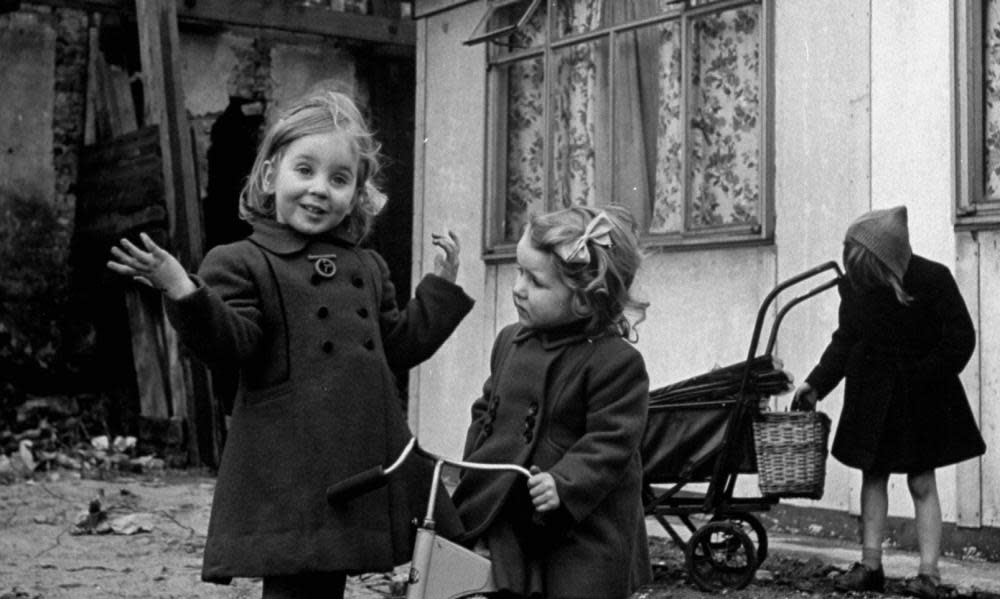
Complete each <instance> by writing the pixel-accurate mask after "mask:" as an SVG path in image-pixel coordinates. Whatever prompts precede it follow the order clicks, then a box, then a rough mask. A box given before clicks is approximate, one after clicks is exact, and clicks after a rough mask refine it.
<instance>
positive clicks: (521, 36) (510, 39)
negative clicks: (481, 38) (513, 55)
mask: <svg viewBox="0 0 1000 599" xmlns="http://www.w3.org/2000/svg"><path fill="white" fill-rule="evenodd" d="M546 3H547V2H546V0H543V1H542V3H541V4H540V5H539V6H538V10H536V11H535V12H534V14H532V15H531V18H530V19H528V22H527V23H525V25H524V26H523V27H521V28H519V29H517V30H515V31H514V32H513V33H511V34H510V35H507V36H504V37H499V38H496V39H494V40H493V45H494V46H495V47H497V48H498V53H499V55H501V56H503V55H505V54H509V53H510V52H511V51H513V50H519V49H523V48H541V47H542V46H544V45H545V40H546V38H547V36H546V34H545V28H546V23H545V19H546V17H545V15H546V14H547V11H546V8H545V5H546Z"/></svg>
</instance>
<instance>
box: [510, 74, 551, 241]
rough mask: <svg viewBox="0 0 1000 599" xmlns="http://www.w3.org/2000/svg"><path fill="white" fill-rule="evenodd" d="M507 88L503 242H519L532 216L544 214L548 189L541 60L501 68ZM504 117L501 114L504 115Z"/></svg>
mask: <svg viewBox="0 0 1000 599" xmlns="http://www.w3.org/2000/svg"><path fill="white" fill-rule="evenodd" d="M500 68H502V69H503V71H504V74H503V75H502V76H501V78H500V81H501V82H503V83H501V85H502V86H503V85H506V104H507V105H506V109H507V110H506V114H507V123H506V131H505V137H506V140H505V141H506V144H505V145H506V152H505V155H506V159H507V161H506V165H505V166H506V168H503V167H501V170H500V172H501V173H506V177H505V182H506V190H505V191H506V193H505V194H504V197H505V198H506V204H505V206H504V208H505V209H504V223H503V241H510V242H516V241H517V240H518V239H519V238H520V237H521V233H522V232H523V231H524V226H525V224H526V223H527V222H528V219H529V218H530V215H531V214H533V213H535V212H539V211H544V210H545V207H544V206H543V201H542V195H543V191H544V189H545V187H544V181H545V173H544V170H543V167H544V149H545V141H544V134H545V130H544V119H543V117H542V111H543V108H544V103H543V97H542V96H543V88H542V85H543V82H544V73H545V69H544V67H543V63H542V58H541V57H537V58H533V59H530V60H524V61H519V62H514V63H510V64H508V65H504V66H503V67H500ZM501 114H502V113H501Z"/></svg>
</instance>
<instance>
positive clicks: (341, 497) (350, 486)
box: [326, 466, 389, 505]
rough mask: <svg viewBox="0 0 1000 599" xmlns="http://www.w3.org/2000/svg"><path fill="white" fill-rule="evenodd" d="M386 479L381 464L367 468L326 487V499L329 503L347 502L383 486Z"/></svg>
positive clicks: (387, 478)
mask: <svg viewBox="0 0 1000 599" xmlns="http://www.w3.org/2000/svg"><path fill="white" fill-rule="evenodd" d="M388 480H389V477H388V475H386V473H385V469H384V468H382V466H375V467H374V468H369V469H368V470H365V471H364V472H359V473H358V474H355V475H354V476H351V477H348V478H345V479H344V480H342V481H340V482H337V483H334V484H332V485H330V486H329V487H327V488H326V501H327V503H329V504H330V505H338V504H344V503H347V502H348V501H350V500H351V499H354V498H355V497H360V496H361V495H364V494H365V493H368V492H370V491H374V490H375V489H378V488H380V487H382V486H384V485H385V483H386V481H388Z"/></svg>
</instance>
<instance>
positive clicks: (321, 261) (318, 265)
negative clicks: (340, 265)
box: [307, 254, 337, 279]
mask: <svg viewBox="0 0 1000 599" xmlns="http://www.w3.org/2000/svg"><path fill="white" fill-rule="evenodd" d="M307 257H308V258H309V260H314V261H315V262H313V270H315V271H316V274H318V275H319V276H321V277H323V278H324V279H330V278H333V275H335V274H337V263H336V262H334V259H335V258H336V257H337V255H336V254H322V255H319V256H313V255H310V256H307Z"/></svg>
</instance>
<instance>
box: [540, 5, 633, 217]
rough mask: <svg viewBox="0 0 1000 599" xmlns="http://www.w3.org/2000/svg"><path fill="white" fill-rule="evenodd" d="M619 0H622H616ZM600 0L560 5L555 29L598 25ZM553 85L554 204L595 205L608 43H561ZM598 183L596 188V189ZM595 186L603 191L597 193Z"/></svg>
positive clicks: (604, 173) (602, 169)
mask: <svg viewBox="0 0 1000 599" xmlns="http://www.w3.org/2000/svg"><path fill="white" fill-rule="evenodd" d="M618 1H621V0H618ZM602 4H604V0H574V1H573V2H568V3H563V4H561V5H560V8H561V10H559V12H558V13H557V17H556V30H557V31H559V32H560V33H562V34H563V35H565V34H572V33H580V32H586V31H592V30H594V29H597V28H598V27H599V26H600V22H601V6H602ZM554 59H555V81H554V85H553V86H552V114H553V128H554V130H553V138H552V154H553V158H552V163H553V180H552V187H553V189H552V193H553V197H554V207H556V208H565V207H568V206H571V205H574V204H583V205H594V204H596V203H597V198H598V197H599V196H600V195H604V197H607V196H606V191H605V190H606V186H607V181H608V179H607V177H608V170H607V166H608V163H609V158H610V156H609V155H608V145H607V131H606V127H605V123H606V122H607V112H608V107H607V99H606V95H607V92H606V90H607V87H606V86H607V74H606V73H607V70H608V51H607V42H606V41H604V40H603V39H602V40H598V41H593V42H587V43H583V44H575V45H572V46H569V47H564V48H560V49H559V50H557V51H556V52H555V54H554ZM599 187H600V189H599ZM600 191H605V193H604V194H600V193H599V192H600Z"/></svg>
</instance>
